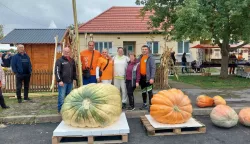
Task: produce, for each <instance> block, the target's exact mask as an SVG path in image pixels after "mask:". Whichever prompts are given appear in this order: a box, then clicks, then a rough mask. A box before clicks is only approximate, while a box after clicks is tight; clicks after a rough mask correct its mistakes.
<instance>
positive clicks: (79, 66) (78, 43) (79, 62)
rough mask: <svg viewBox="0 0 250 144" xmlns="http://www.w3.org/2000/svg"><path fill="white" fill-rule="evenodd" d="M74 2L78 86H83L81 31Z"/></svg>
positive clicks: (73, 1) (74, 2) (73, 0)
mask: <svg viewBox="0 0 250 144" xmlns="http://www.w3.org/2000/svg"><path fill="white" fill-rule="evenodd" d="M72 4H73V14H74V23H75V35H76V45H75V46H76V47H77V54H78V74H79V75H78V86H82V85H83V84H82V63H81V57H80V40H79V33H78V21H77V12H76V1H75V0H72Z"/></svg>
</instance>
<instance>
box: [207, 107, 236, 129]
mask: <svg viewBox="0 0 250 144" xmlns="http://www.w3.org/2000/svg"><path fill="white" fill-rule="evenodd" d="M210 118H211V120H212V122H213V123H214V124H215V125H216V126H219V127H225V128H230V127H233V126H235V125H236V124H237V123H238V119H239V117H238V115H237V113H236V112H235V111H234V110H233V109H232V108H231V107H229V106H227V105H217V106H216V107H215V108H213V110H212V112H211V113H210Z"/></svg>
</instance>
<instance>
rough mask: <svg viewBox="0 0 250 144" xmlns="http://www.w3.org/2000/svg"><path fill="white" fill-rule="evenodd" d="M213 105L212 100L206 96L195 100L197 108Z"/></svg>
mask: <svg viewBox="0 0 250 144" xmlns="http://www.w3.org/2000/svg"><path fill="white" fill-rule="evenodd" d="M213 104H214V100H213V99H212V98H211V97H209V96H206V95H200V96H198V97H197V98H196V105H197V106H198V107H211V106H213Z"/></svg>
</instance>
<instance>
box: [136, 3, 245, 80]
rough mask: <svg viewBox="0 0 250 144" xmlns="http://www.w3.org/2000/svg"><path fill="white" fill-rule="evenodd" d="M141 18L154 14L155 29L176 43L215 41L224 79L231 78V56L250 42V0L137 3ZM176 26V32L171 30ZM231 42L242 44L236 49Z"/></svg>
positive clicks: (152, 22) (221, 74)
mask: <svg viewBox="0 0 250 144" xmlns="http://www.w3.org/2000/svg"><path fill="white" fill-rule="evenodd" d="M136 3H137V4H138V5H144V7H143V9H142V11H141V14H142V15H143V14H144V13H145V12H146V11H153V12H154V14H153V16H151V17H150V19H151V22H150V24H151V26H152V27H154V28H161V29H162V30H163V32H164V34H166V35H170V36H171V39H173V40H184V39H185V40H186V39H189V40H190V41H201V40H214V42H215V44H218V46H219V47H220V49H221V55H222V60H221V73H220V76H221V77H222V78H226V77H227V76H228V59H229V57H228V56H229V52H230V51H234V50H236V49H237V48H240V47H242V46H244V45H246V44H247V43H249V41H250V36H249V34H250V11H249V7H250V0H136ZM171 26H173V27H174V28H173V29H172V30H169V28H170V27H171ZM230 42H241V44H240V45H238V46H237V47H235V48H231V47H230Z"/></svg>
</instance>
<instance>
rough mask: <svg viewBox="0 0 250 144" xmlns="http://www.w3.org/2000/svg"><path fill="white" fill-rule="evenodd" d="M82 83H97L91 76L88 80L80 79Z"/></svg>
mask: <svg viewBox="0 0 250 144" xmlns="http://www.w3.org/2000/svg"><path fill="white" fill-rule="evenodd" d="M82 82H83V85H87V84H90V83H97V80H96V76H95V75H91V76H90V78H88V79H85V78H82Z"/></svg>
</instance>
